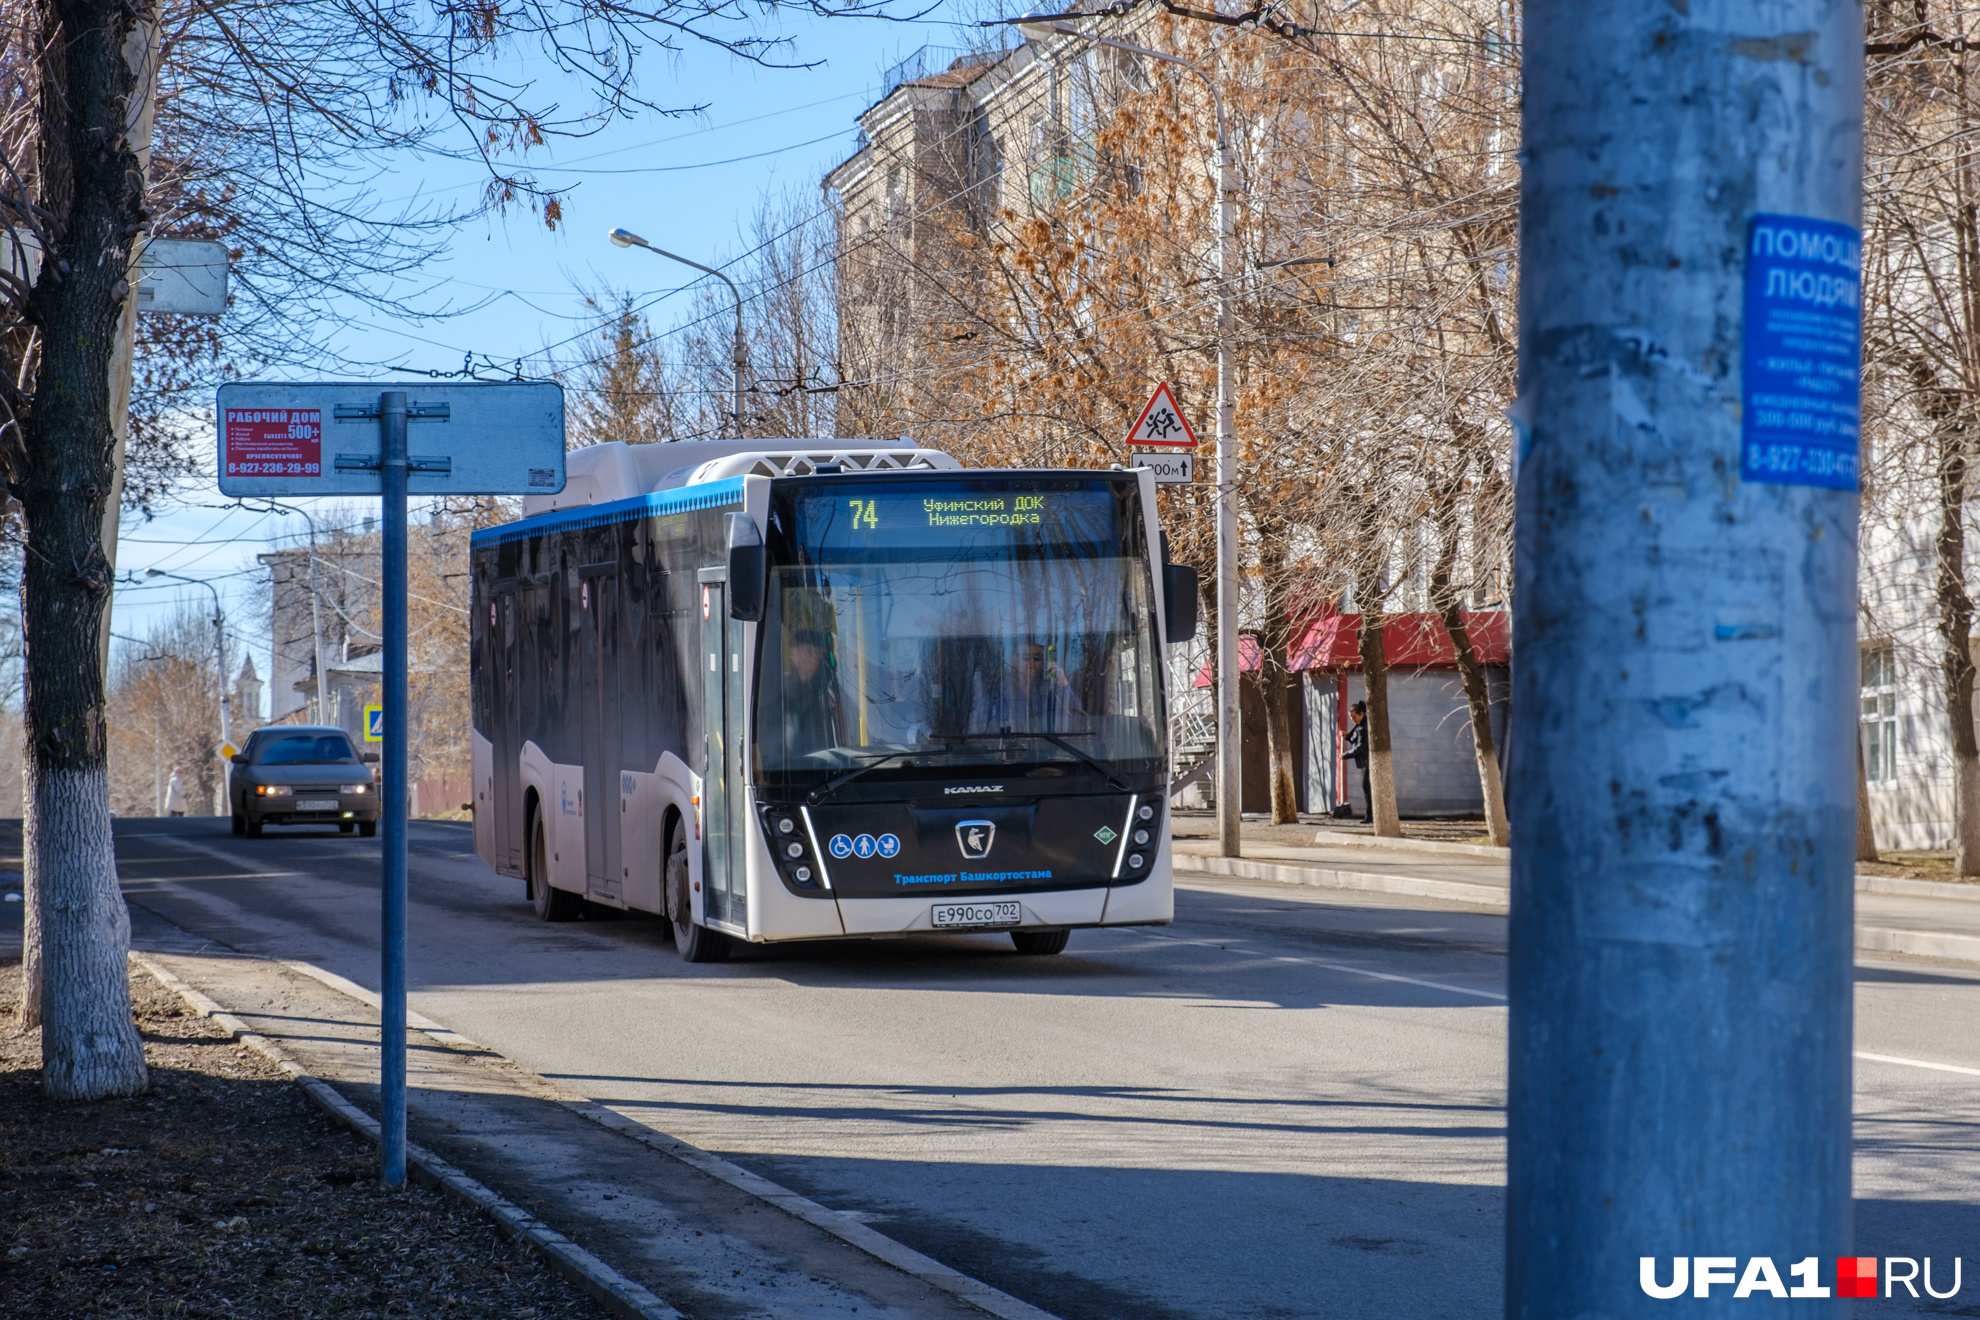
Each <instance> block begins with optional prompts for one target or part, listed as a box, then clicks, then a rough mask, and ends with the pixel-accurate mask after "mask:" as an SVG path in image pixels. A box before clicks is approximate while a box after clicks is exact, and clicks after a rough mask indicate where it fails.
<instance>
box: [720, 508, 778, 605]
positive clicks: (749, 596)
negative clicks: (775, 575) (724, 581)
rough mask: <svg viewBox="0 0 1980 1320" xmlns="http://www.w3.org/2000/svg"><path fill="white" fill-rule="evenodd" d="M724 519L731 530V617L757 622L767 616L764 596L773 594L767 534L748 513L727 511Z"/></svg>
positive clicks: (729, 530)
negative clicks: (765, 545) (765, 536)
mask: <svg viewBox="0 0 1980 1320" xmlns="http://www.w3.org/2000/svg"><path fill="white" fill-rule="evenodd" d="M722 521H723V522H725V523H727V524H728V533H729V617H730V618H732V619H737V620H740V621H741V622H743V623H755V622H756V621H757V620H759V619H761V618H762V617H763V604H764V599H765V597H767V596H768V595H769V594H770V582H769V569H770V560H769V555H768V553H767V551H766V550H765V548H764V545H763V533H761V532H759V531H758V530H757V529H756V520H755V519H754V518H751V517H750V516H749V515H748V514H746V513H731V514H726V515H724V516H723V519H722Z"/></svg>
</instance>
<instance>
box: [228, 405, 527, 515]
mask: <svg viewBox="0 0 1980 1320" xmlns="http://www.w3.org/2000/svg"><path fill="white" fill-rule="evenodd" d="M387 391H398V392H401V393H403V394H405V396H406V404H407V407H406V415H407V426H406V458H407V466H408V469H409V471H408V475H407V491H408V493H409V494H413V495H554V494H556V493H557V492H558V491H560V490H562V489H563V488H564V389H563V386H561V385H558V384H556V383H554V382H550V381H496V382H480V381H467V382H456V381H446V382H432V383H421V384H417V385H412V384H408V383H406V382H404V381H388V382H384V383H379V382H348V383H346V382H309V383H304V382H296V383H290V382H286V381H243V382H240V383H237V384H230V385H222V386H221V387H220V391H219V399H218V401H217V406H216V409H215V412H216V417H215V421H216V422H217V424H218V429H219V463H220V492H221V493H222V494H223V495H233V496H236V497H238V496H254V495H283V496H297V495H380V494H383V493H384V490H383V486H382V485H381V481H380V476H379V447H380V443H381V442H380V436H381V433H382V432H381V428H380V425H379V407H380V404H379V396H380V395H381V394H383V393H385V392H387Z"/></svg>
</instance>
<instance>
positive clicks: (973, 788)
mask: <svg viewBox="0 0 1980 1320" xmlns="http://www.w3.org/2000/svg"><path fill="white" fill-rule="evenodd" d="M1003 791H1004V786H1003V785H1002V784H971V785H970V786H969V787H968V788H945V789H943V790H942V792H943V793H945V794H955V793H1001V792H1003Z"/></svg>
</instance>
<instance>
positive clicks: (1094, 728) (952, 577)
mask: <svg viewBox="0 0 1980 1320" xmlns="http://www.w3.org/2000/svg"><path fill="white" fill-rule="evenodd" d="M780 495H782V499H780V501H779V505H778V507H777V509H776V513H775V517H774V518H773V523H772V543H773V544H772V549H773V554H774V559H773V567H772V568H771V573H770V588H771V590H770V600H769V603H768V608H767V609H766V612H765V618H764V629H763V645H762V651H761V652H760V657H761V658H760V661H759V670H758V673H759V678H758V687H757V692H758V698H759V705H758V713H757V723H756V740H757V741H756V749H757V758H758V761H757V764H758V769H759V771H760V772H764V773H767V774H768V775H770V776H771V777H773V778H780V779H783V780H784V781H786V782H795V781H804V780H813V779H815V778H816V777H817V776H818V775H836V774H840V773H842V772H843V771H845V770H846V769H848V768H851V767H857V766H860V765H863V764H866V763H869V762H873V763H875V767H876V768H875V776H876V777H881V778H885V777H896V778H897V777H899V776H900V775H901V774H902V773H904V772H905V773H907V774H909V775H912V774H914V773H916V770H915V767H916V766H928V765H938V764H939V765H953V766H958V767H962V766H971V765H980V766H1002V765H1018V764H1034V763H1043V762H1060V763H1064V764H1067V765H1073V766H1077V765H1081V764H1085V765H1088V766H1091V764H1092V763H1093V762H1099V763H1101V764H1102V765H1115V766H1125V767H1126V768H1129V769H1135V770H1143V769H1148V768H1152V767H1153V766H1155V765H1158V764H1159V762H1160V757H1161V756H1162V755H1163V751H1164V748H1163V743H1162V738H1161V730H1162V729H1163V720H1162V712H1161V687H1160V677H1159V670H1158V669H1157V668H1156V666H1157V664H1158V663H1159V660H1160V657H1159V655H1158V654H1157V651H1156V645H1155V630H1154V610H1153V607H1152V605H1151V602H1150V597H1151V587H1150V583H1149V577H1148V564H1147V559H1146V556H1145V554H1144V553H1142V552H1141V549H1140V542H1141V540H1142V538H1141V537H1140V536H1139V531H1140V514H1139V511H1138V509H1137V508H1136V503H1135V498H1134V497H1135V490H1134V488H1133V487H1128V486H1124V485H1121V484H1118V483H1113V482H1108V481H1095V480H1093V479H1091V478H1076V479H1053V478H1048V477H1039V478H998V479H996V480H994V481H986V480H985V479H982V478H977V479H973V480H970V479H953V480H949V481H946V482H939V483H938V482H926V481H918V480H911V479H903V478H898V477H896V478H890V479H883V480H880V481H875V482H871V483H865V482H862V483H835V484H834V487H832V488H828V489H822V490H821V489H818V488H804V487H798V488H795V489H793V490H789V491H786V492H780ZM882 757H886V758H888V759H887V763H886V766H885V768H884V769H883V768H881V766H880V765H879V763H878V758H882ZM922 773H925V771H922Z"/></svg>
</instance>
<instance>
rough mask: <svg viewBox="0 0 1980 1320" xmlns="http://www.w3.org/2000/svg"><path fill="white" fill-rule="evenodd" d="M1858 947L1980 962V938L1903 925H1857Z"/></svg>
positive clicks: (1876, 951)
mask: <svg viewBox="0 0 1980 1320" xmlns="http://www.w3.org/2000/svg"><path fill="white" fill-rule="evenodd" d="M1856 947H1857V948H1858V949H1861V950H1863V951H1864V952H1866V953H1908V954H1911V955H1913V956H1915V957H1919V958H1947V959H1950V960H1952V961H1954V962H1970V963H1980V935H1950V934H1947V933H1946V932H1944V931H1937V930H1907V929H1905V928H1903V927H1900V926H1858V927H1857V928H1856Z"/></svg>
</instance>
